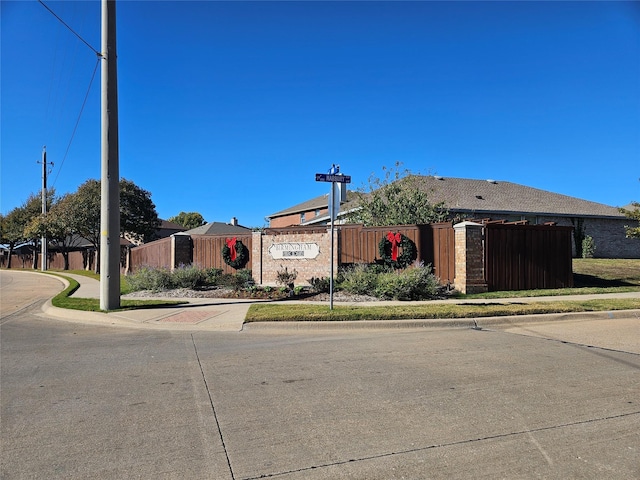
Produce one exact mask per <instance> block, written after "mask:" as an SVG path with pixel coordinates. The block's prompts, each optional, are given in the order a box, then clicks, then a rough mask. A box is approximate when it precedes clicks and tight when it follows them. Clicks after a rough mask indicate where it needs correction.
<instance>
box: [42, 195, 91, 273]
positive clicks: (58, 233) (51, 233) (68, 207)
mask: <svg viewBox="0 0 640 480" xmlns="http://www.w3.org/2000/svg"><path fill="white" fill-rule="evenodd" d="M74 201H75V200H74V197H73V194H65V195H63V196H62V197H61V198H59V199H58V200H57V201H56V202H55V203H54V204H53V205H52V206H51V209H50V210H49V212H48V213H47V215H46V216H44V218H43V217H42V216H41V217H40V218H38V221H39V222H42V227H41V228H43V229H44V232H45V234H46V236H47V240H48V241H49V242H50V243H52V244H53V245H55V246H56V247H58V249H59V250H60V253H61V254H62V258H63V260H64V266H63V268H64V270H68V269H69V252H70V250H71V249H72V248H73V247H75V246H77V245H79V244H80V241H81V239H82V238H81V236H80V235H79V231H80V226H79V222H78V217H76V212H75V209H74Z"/></svg>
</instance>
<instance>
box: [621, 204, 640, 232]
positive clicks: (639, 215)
mask: <svg viewBox="0 0 640 480" xmlns="http://www.w3.org/2000/svg"><path fill="white" fill-rule="evenodd" d="M631 206H632V207H633V210H627V209H626V208H621V209H620V212H621V213H623V214H624V215H625V216H626V217H627V218H630V219H631V220H634V221H636V222H638V225H637V226H635V227H633V226H627V225H625V227H624V229H625V230H626V232H627V238H640V202H631Z"/></svg>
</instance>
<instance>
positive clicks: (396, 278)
mask: <svg viewBox="0 0 640 480" xmlns="http://www.w3.org/2000/svg"><path fill="white" fill-rule="evenodd" d="M340 288H342V289H343V290H345V291H347V292H349V293H353V294H356V295H372V296H375V297H378V298H381V299H385V300H391V299H392V300H426V299H429V298H433V297H434V296H435V295H436V294H437V292H438V279H437V278H436V277H435V276H434V275H433V274H432V273H431V266H430V265H427V266H424V265H422V264H420V265H416V266H413V267H409V268H406V269H404V270H389V269H385V268H381V267H380V266H379V265H362V264H360V265H355V266H353V267H351V268H349V269H346V270H344V272H342V281H341V283H340Z"/></svg>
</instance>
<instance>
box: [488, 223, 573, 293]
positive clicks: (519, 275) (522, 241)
mask: <svg viewBox="0 0 640 480" xmlns="http://www.w3.org/2000/svg"><path fill="white" fill-rule="evenodd" d="M572 231H573V228H572V227H559V226H549V225H513V224H487V225H485V277H486V280H487V286H488V288H489V291H503V290H504V291H506V290H532V289H540V288H566V287H572V286H573V272H572V264H571V232H572Z"/></svg>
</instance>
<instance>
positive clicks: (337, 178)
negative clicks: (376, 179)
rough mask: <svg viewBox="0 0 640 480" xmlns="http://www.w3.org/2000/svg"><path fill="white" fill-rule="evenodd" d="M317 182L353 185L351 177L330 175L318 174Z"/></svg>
mask: <svg viewBox="0 0 640 480" xmlns="http://www.w3.org/2000/svg"><path fill="white" fill-rule="evenodd" d="M316 182H337V183H351V175H332V174H330V173H316Z"/></svg>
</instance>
